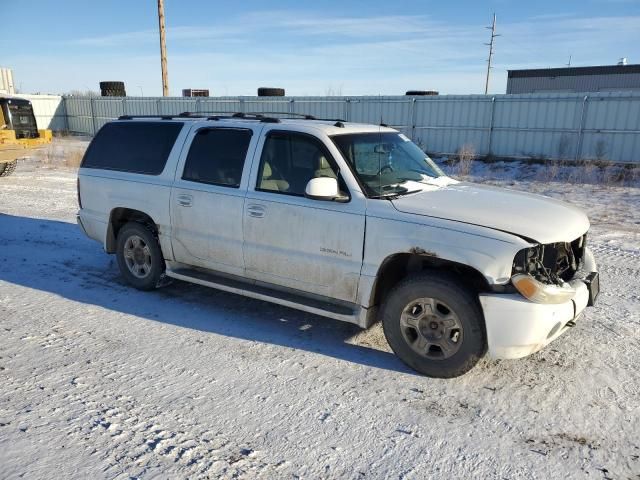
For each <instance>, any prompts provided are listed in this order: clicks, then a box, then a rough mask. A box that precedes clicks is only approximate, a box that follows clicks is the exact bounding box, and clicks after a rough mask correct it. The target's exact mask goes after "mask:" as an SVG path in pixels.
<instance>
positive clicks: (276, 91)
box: [258, 87, 284, 97]
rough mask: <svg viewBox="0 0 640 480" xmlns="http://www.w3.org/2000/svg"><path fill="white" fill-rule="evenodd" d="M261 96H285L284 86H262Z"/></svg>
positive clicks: (259, 91)
mask: <svg viewBox="0 0 640 480" xmlns="http://www.w3.org/2000/svg"><path fill="white" fill-rule="evenodd" d="M258 96H259V97H284V88H268V87H260V88H259V89H258Z"/></svg>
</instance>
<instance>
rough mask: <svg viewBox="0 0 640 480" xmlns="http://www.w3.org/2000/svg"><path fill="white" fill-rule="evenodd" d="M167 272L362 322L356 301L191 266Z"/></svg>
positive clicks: (267, 300)
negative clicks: (309, 294)
mask: <svg viewBox="0 0 640 480" xmlns="http://www.w3.org/2000/svg"><path fill="white" fill-rule="evenodd" d="M166 275H167V276H168V277H171V278H175V279H178V280H183V281H185V282H191V283H196V284H198V285H203V286H205V287H211V288H215V289H217V290H222V291H224V292H230V293H235V294H237V295H243V296H245V297H249V298H255V299H256V300H263V301H265V302H270V303H276V304H278V305H283V306H285V307H289V308H295V309H296V310H302V311H303V312H308V313H313V314H315V315H321V316H323V317H329V318H333V319H335V320H341V321H343V322H348V323H355V324H356V325H361V317H364V315H363V313H365V309H363V308H361V307H360V306H358V305H353V307H349V306H342V305H336V304H334V303H331V302H328V301H322V300H318V299H314V298H308V297H305V296H303V295H298V294H295V293H291V292H283V291H281V290H276V289H273V288H269V287H265V286H261V285H256V284H255V283H249V282H250V281H247V282H244V281H240V280H235V279H232V278H227V277H223V276H220V275H216V274H214V273H209V272H205V271H202V270H198V269H193V268H177V269H175V270H170V269H169V268H167V270H166Z"/></svg>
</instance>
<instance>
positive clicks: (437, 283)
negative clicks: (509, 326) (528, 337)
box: [381, 272, 486, 378]
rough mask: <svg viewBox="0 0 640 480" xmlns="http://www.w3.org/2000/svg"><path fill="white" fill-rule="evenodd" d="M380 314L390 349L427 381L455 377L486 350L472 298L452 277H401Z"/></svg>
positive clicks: (481, 326)
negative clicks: (428, 379) (426, 377)
mask: <svg viewBox="0 0 640 480" xmlns="http://www.w3.org/2000/svg"><path fill="white" fill-rule="evenodd" d="M381 313H382V326H383V329H384V334H385V337H386V338H387V342H389V346H390V347H391V349H392V350H393V351H394V353H395V354H396V355H397V356H398V357H399V358H400V360H402V361H403V362H404V363H406V364H407V365H408V366H410V367H411V368H413V369H414V370H416V371H417V372H420V373H422V374H424V375H427V376H429V377H437V378H452V377H457V376H460V375H462V374H464V373H466V372H468V371H469V370H471V368H473V367H474V365H475V364H476V363H478V360H480V358H482V356H483V355H484V354H485V352H486V338H485V329H484V321H483V316H482V311H481V309H480V306H479V304H478V299H477V296H476V295H475V294H474V293H473V292H471V291H470V290H468V289H467V288H465V287H463V286H462V285H461V284H460V282H459V281H457V280H456V278H455V277H454V276H452V275H447V274H443V273H439V272H433V273H422V274H418V275H413V276H410V277H408V278H405V279H404V280H402V281H401V282H400V283H399V284H398V285H396V286H395V287H394V288H393V290H392V291H391V292H390V293H389V295H388V297H387V298H386V300H385V302H384V304H383V305H382V310H381Z"/></svg>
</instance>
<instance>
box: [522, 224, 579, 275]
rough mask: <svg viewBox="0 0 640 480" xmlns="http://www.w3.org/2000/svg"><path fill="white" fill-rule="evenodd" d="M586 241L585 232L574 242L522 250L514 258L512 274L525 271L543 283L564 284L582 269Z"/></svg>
mask: <svg viewBox="0 0 640 480" xmlns="http://www.w3.org/2000/svg"><path fill="white" fill-rule="evenodd" d="M586 241H587V236H586V234H585V235H583V236H581V237H579V238H577V239H576V240H574V241H573V242H559V243H550V244H547V245H536V246H535V247H530V248H525V249H524V250H520V251H519V252H518V253H517V254H516V256H515V258H514V260H513V269H512V273H511V274H512V275H515V274H517V273H524V274H528V275H531V276H532V277H534V278H535V279H536V280H538V281H540V282H542V283H547V284H554V285H562V284H563V283H564V282H568V281H569V280H571V279H572V278H573V277H574V276H575V274H576V272H577V271H578V270H579V269H580V266H581V263H582V257H583V255H584V248H585V246H586Z"/></svg>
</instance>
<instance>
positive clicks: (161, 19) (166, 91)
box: [158, 0, 169, 97]
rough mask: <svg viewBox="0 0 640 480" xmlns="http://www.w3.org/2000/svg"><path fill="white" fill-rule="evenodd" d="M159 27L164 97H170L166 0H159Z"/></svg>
mask: <svg viewBox="0 0 640 480" xmlns="http://www.w3.org/2000/svg"><path fill="white" fill-rule="evenodd" d="M158 26H159V29H160V66H161V67H162V96H163V97H168V96H169V75H168V73H167V46H166V44H165V32H164V0H158Z"/></svg>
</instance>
